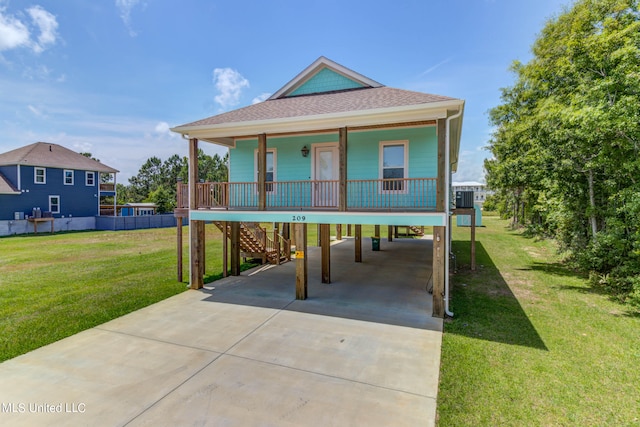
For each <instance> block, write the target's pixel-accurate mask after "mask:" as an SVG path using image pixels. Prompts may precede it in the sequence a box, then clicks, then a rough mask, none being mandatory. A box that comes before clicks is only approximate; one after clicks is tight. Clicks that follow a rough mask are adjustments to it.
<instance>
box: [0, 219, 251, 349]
mask: <svg viewBox="0 0 640 427" xmlns="http://www.w3.org/2000/svg"><path fill="white" fill-rule="evenodd" d="M206 233H207V248H206V253H207V260H206V269H207V272H206V273H207V276H208V277H215V276H221V273H222V261H221V257H220V252H221V249H222V239H221V237H222V234H221V233H220V232H219V231H218V230H217V229H216V228H215V226H213V225H207V226H206ZM187 235H188V228H187V229H185V236H187ZM183 250H184V254H185V256H184V266H183V267H184V277H183V280H186V281H188V271H189V270H188V247H187V238H186V237H185V238H184V248H183ZM176 268H177V266H176V230H175V228H162V229H151V230H133V231H117V232H113V231H90V232H80V233H78V232H75V233H59V234H54V235H49V234H38V235H26V236H15V237H5V238H0V302H1V303H0V361H4V360H7V359H10V358H13V357H15V356H18V355H20V354H23V353H26V352H28V351H30V350H33V349H36V348H38V347H41V346H43V345H46V344H49V343H51V342H54V341H57V340H60V339H62V338H65V337H67V336H70V335H73V334H75V333H77V332H80V331H82V330H85V329H88V328H91V327H93V326H96V325H99V324H101V323H104V322H106V321H109V320H111V319H114V318H116V317H119V316H122V315H124V314H127V313H130V312H132V311H135V310H137V309H139V308H142V307H145V306H147V305H150V304H153V303H155V302H158V301H160V300H162V299H165V298H167V297H169V296H172V295H175V294H177V293H180V292H182V291H184V290H185V289H186V286H185V283H181V282H178V280H177V274H176ZM245 268H246V266H245Z"/></svg>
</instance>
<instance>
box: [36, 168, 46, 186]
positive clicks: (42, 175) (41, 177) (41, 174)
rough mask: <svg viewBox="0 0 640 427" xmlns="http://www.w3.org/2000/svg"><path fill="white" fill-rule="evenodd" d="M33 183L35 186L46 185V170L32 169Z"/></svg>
mask: <svg viewBox="0 0 640 427" xmlns="http://www.w3.org/2000/svg"><path fill="white" fill-rule="evenodd" d="M33 182H35V183H36V184H46V183H47V170H46V169H45V168H34V169H33Z"/></svg>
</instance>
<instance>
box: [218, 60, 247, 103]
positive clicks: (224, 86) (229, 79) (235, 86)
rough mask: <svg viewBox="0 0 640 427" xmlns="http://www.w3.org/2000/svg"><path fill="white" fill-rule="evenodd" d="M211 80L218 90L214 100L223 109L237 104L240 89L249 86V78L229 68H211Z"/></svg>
mask: <svg viewBox="0 0 640 427" xmlns="http://www.w3.org/2000/svg"><path fill="white" fill-rule="evenodd" d="M213 82H214V84H215V87H216V91H217V92H218V95H216V96H215V98H214V100H215V101H216V102H217V103H218V104H219V105H220V107H221V108H222V109H223V110H226V109H227V108H229V107H233V106H235V105H238V103H239V102H240V95H241V93H242V89H244V88H248V87H249V80H247V79H245V78H244V77H242V75H241V74H240V73H239V72H237V71H236V70H233V69H231V68H216V69H215V70H213Z"/></svg>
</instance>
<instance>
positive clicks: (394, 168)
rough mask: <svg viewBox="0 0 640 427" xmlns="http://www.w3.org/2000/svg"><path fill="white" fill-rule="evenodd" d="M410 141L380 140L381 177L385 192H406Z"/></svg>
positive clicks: (382, 188) (382, 187)
mask: <svg viewBox="0 0 640 427" xmlns="http://www.w3.org/2000/svg"><path fill="white" fill-rule="evenodd" d="M408 152H409V141H381V142H380V154H379V156H380V179H383V180H384V181H382V186H381V190H382V191H383V192H388V191H393V192H402V193H404V192H406V191H407V186H406V182H405V181H404V179H406V178H408V177H409V170H408V169H409V168H408V163H409V161H408Z"/></svg>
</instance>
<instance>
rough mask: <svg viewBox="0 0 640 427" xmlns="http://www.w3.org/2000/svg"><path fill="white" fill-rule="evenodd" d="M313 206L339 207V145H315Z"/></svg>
mask: <svg viewBox="0 0 640 427" xmlns="http://www.w3.org/2000/svg"><path fill="white" fill-rule="evenodd" d="M313 166H314V167H313V181H314V182H313V206H314V207H321V208H329V207H336V206H338V144H337V143H331V144H317V145H313Z"/></svg>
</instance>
